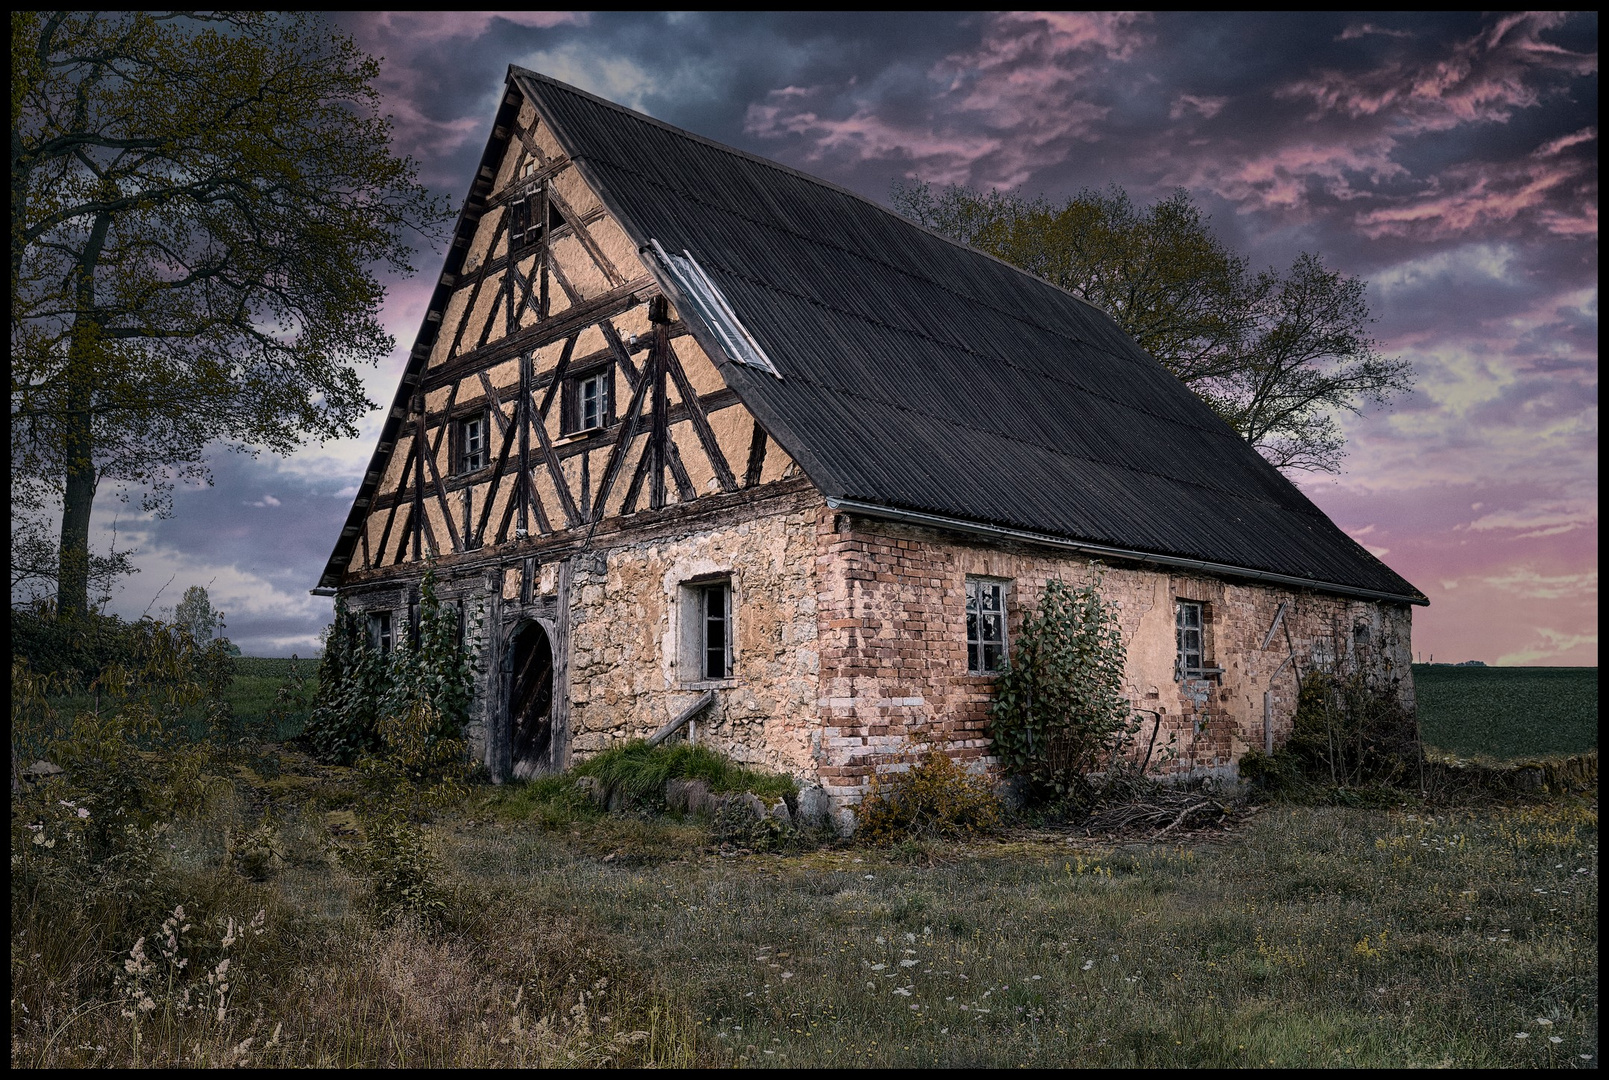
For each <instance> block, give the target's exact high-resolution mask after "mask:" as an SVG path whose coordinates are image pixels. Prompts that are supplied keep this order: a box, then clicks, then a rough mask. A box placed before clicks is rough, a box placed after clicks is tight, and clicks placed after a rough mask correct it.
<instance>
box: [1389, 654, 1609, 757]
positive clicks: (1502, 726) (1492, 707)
mask: <svg viewBox="0 0 1609 1080" xmlns="http://www.w3.org/2000/svg"><path fill="white" fill-rule="evenodd" d="M1413 682H1414V691H1415V693H1416V694H1417V696H1418V699H1419V727H1420V732H1421V733H1422V735H1423V738H1424V741H1425V743H1426V745H1428V746H1429V747H1431V748H1433V749H1435V750H1440V751H1443V752H1444V753H1449V754H1454V755H1457V756H1459V757H1489V758H1499V759H1507V758H1537V757H1553V756H1559V755H1568V754H1579V753H1582V752H1584V751H1587V750H1593V749H1596V748H1597V745H1598V669H1597V668H1566V667H1555V668H1548V667H1511V668H1494V667H1487V668H1464V667H1446V666H1439V665H1435V666H1433V665H1429V664H1415V665H1414V668H1413Z"/></svg>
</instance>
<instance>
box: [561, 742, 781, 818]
mask: <svg viewBox="0 0 1609 1080" xmlns="http://www.w3.org/2000/svg"><path fill="white" fill-rule="evenodd" d="M574 773H575V775H576V776H590V777H592V778H593V779H594V780H595V781H597V783H598V797H599V798H600V799H601V800H602V801H603V802H605V803H607V804H611V805H612V804H613V803H615V802H616V800H617V799H619V800H621V801H624V802H626V803H628V804H634V805H637V806H642V807H645V808H648V809H663V808H664V799H665V785H666V784H667V783H669V782H670V781H672V780H702V781H704V782H705V783H707V784H708V785H709V786H710V790H711V791H716V792H722V791H726V792H731V791H750V792H753V793H754V794H756V795H759V796H761V797H762V798H773V799H774V798H780V797H786V796H789V795H794V794H797V793H798V786H797V785H796V784H795V783H794V781H793V778H792V777H791V776H782V775H779V774H776V773H765V772H760V771H759V770H757V769H747V768H744V767H743V766H741V765H739V764H738V763H737V762H735V761H733V760H732V759H731V758H729V757H727V756H726V755H725V754H722V753H721V752H720V751H718V750H714V749H711V748H710V747H708V746H697V745H693V746H690V745H688V744H687V743H679V744H677V745H675V746H663V745H661V746H649V745H648V744H647V742H645V741H644V740H642V739H634V740H632V741H631V742H628V743H626V744H625V745H624V746H616V747H612V748H610V749H608V750H605V751H603V752H602V753H601V754H597V755H595V756H593V757H591V758H588V759H587V760H586V761H584V762H582V763H581V764H580V765H578V766H576V768H575V769H574Z"/></svg>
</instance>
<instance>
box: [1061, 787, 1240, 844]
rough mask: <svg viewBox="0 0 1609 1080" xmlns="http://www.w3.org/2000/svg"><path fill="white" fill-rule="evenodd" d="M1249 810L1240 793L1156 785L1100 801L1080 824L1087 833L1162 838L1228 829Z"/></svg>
mask: <svg viewBox="0 0 1609 1080" xmlns="http://www.w3.org/2000/svg"><path fill="white" fill-rule="evenodd" d="M1246 811H1247V806H1246V801H1245V800H1244V799H1242V798H1240V797H1239V796H1232V795H1223V794H1219V793H1216V792H1209V791H1204V790H1200V789H1197V790H1194V791H1192V790H1189V789H1187V788H1184V787H1171V786H1167V785H1163V784H1154V785H1151V786H1150V788H1149V790H1146V791H1136V792H1133V793H1132V794H1131V795H1130V796H1129V797H1127V798H1124V799H1121V800H1114V799H1103V800H1101V801H1100V802H1099V803H1097V804H1096V805H1095V806H1093V807H1092V808H1091V809H1090V813H1089V816H1088V817H1086V818H1084V820H1083V821H1081V822H1079V826H1080V827H1081V828H1082V829H1083V830H1084V832H1085V834H1086V835H1088V836H1096V835H1105V836H1114V837H1115V836H1119V835H1121V836H1124V837H1131V838H1134V839H1146V840H1162V839H1165V838H1167V837H1168V836H1174V835H1179V834H1182V833H1189V832H1199V831H1201V830H1203V829H1222V828H1225V827H1227V826H1228V825H1229V824H1230V823H1231V821H1232V820H1233V819H1234V818H1235V817H1236V816H1237V815H1240V814H1242V813H1244V812H1246Z"/></svg>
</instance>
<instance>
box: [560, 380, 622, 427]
mask: <svg viewBox="0 0 1609 1080" xmlns="http://www.w3.org/2000/svg"><path fill="white" fill-rule="evenodd" d="M614 389H615V377H614V368H612V367H600V368H594V369H592V370H591V371H583V372H581V373H580V374H578V375H573V376H571V377H570V378H568V379H566V380H565V381H564V398H563V400H562V401H561V402H560V404H559V434H560V435H579V434H581V433H582V432H586V431H598V430H600V429H602V428H606V427H608V426H609V425H610V424H611V423H613V422H614V396H615V395H614Z"/></svg>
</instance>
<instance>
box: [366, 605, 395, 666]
mask: <svg viewBox="0 0 1609 1080" xmlns="http://www.w3.org/2000/svg"><path fill="white" fill-rule="evenodd" d="M369 648H371V649H375V650H378V652H379V653H380V655H381V656H385V655H386V654H387V653H389V652H390V651H391V612H389V611H371V612H369Z"/></svg>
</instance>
